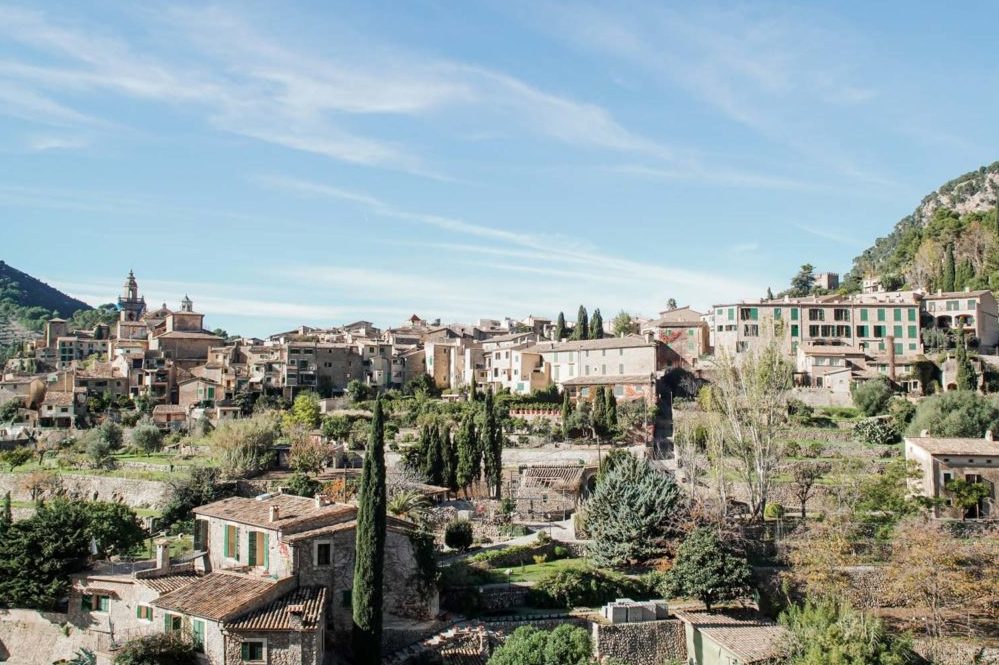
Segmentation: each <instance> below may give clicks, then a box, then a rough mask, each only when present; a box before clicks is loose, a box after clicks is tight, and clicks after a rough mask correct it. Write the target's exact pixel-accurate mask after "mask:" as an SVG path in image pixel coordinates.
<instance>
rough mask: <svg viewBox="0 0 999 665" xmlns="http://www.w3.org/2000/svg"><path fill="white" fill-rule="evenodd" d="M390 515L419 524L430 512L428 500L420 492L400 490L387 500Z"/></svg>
mask: <svg viewBox="0 0 999 665" xmlns="http://www.w3.org/2000/svg"><path fill="white" fill-rule="evenodd" d="M387 508H388V512H389V514H390V515H394V516H395V517H399V518H401V519H404V520H409V521H410V522H414V523H416V524H419V523H420V522H422V521H423V520H424V519H425V518H426V516H427V512H428V511H429V510H430V499H428V498H427V497H426V496H425V495H424V494H423V493H422V492H419V491H417V490H412V489H401V490H399V491H397V492H395V493H394V494H392V496H391V498H389V500H388V506H387Z"/></svg>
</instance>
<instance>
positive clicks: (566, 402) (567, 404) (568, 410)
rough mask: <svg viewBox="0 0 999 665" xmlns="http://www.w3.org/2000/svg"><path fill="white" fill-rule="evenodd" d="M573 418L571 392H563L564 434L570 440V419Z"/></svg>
mask: <svg viewBox="0 0 999 665" xmlns="http://www.w3.org/2000/svg"><path fill="white" fill-rule="evenodd" d="M571 417H572V401H571V400H570V399H569V391H568V390H563V391H562V434H563V436H565V438H567V439H568V438H569V418H571Z"/></svg>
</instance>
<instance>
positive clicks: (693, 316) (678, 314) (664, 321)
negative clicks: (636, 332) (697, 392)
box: [642, 307, 711, 370]
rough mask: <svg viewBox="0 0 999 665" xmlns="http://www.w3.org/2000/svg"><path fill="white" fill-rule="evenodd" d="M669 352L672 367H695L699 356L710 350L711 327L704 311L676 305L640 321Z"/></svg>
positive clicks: (645, 330)
mask: <svg viewBox="0 0 999 665" xmlns="http://www.w3.org/2000/svg"><path fill="white" fill-rule="evenodd" d="M642 332H643V333H646V332H651V333H652V334H653V336H654V337H655V339H656V340H658V341H660V342H662V343H663V344H665V345H666V347H667V348H668V349H669V351H670V352H671V357H670V358H669V360H668V361H667V362H668V363H669V365H670V366H671V367H682V368H684V369H688V370H690V369H696V368H697V366H698V363H699V360H700V358H701V357H702V356H704V355H707V354H709V353H710V352H711V335H710V333H711V327H710V326H709V325H708V324H707V322H705V321H704V315H703V314H701V313H700V312H698V311H696V310H693V309H691V308H690V307H678V308H676V309H668V310H665V311H663V312H660V313H659V318H658V319H655V320H653V321H649V322H647V323H645V324H644V325H642Z"/></svg>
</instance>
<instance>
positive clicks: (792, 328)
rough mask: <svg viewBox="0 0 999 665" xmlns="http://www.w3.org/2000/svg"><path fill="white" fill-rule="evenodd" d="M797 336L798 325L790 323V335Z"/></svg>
mask: <svg viewBox="0 0 999 665" xmlns="http://www.w3.org/2000/svg"><path fill="white" fill-rule="evenodd" d="M792 311H793V310H792ZM797 336H798V326H797V325H796V324H792V325H791V337H797Z"/></svg>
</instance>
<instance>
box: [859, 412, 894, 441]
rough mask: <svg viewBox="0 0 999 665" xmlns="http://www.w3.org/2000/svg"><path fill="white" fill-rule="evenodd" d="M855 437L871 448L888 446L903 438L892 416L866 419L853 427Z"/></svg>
mask: <svg viewBox="0 0 999 665" xmlns="http://www.w3.org/2000/svg"><path fill="white" fill-rule="evenodd" d="M853 435H854V437H856V439H857V440H858V441H860V442H862V443H866V444H867V445H869V446H887V445H889V444H892V443H895V442H897V441H898V440H899V438H900V437H901V435H900V434H899V431H898V429H897V428H896V427H895V422H894V420H892V418H891V417H890V416H878V417H876V418H864V419H863V420H861V421H860V422H858V423H857V424H856V425H854V426H853Z"/></svg>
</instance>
